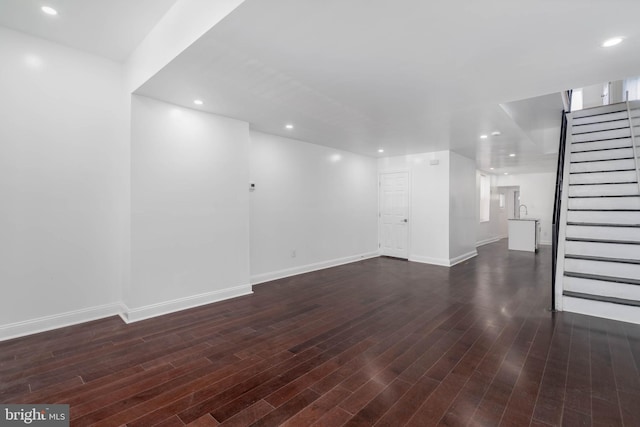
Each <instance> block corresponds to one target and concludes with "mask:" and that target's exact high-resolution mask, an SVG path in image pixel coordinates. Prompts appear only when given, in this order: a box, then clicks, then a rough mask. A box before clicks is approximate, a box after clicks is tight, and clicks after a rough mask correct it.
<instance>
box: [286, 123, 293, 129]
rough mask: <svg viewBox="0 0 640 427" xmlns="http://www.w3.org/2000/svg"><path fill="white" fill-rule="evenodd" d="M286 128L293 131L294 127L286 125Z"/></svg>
mask: <svg viewBox="0 0 640 427" xmlns="http://www.w3.org/2000/svg"><path fill="white" fill-rule="evenodd" d="M285 127H286V128H287V129H289V130H291V129H293V125H291V124H289V125H285Z"/></svg>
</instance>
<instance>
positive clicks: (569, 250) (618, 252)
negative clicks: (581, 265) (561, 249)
mask: <svg viewBox="0 0 640 427" xmlns="http://www.w3.org/2000/svg"><path fill="white" fill-rule="evenodd" d="M565 253H566V254H568V255H588V256H599V257H608V258H626V259H637V260H640V245H631V244H624V243H595V242H573V241H570V240H567V241H566V242H565Z"/></svg>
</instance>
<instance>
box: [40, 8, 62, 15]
mask: <svg viewBox="0 0 640 427" xmlns="http://www.w3.org/2000/svg"><path fill="white" fill-rule="evenodd" d="M40 9H41V10H42V11H43V12H44V13H46V14H47V15H51V16H56V15H57V14H58V11H57V10H55V9H54V8H52V7H50V6H42V7H41V8H40Z"/></svg>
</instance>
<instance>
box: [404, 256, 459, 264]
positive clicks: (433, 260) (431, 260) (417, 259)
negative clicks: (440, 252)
mask: <svg viewBox="0 0 640 427" xmlns="http://www.w3.org/2000/svg"><path fill="white" fill-rule="evenodd" d="M409 261H412V262H421V263H423V264H431V265H439V266H442V267H450V265H449V260H448V259H447V258H431V257H428V256H422V255H409Z"/></svg>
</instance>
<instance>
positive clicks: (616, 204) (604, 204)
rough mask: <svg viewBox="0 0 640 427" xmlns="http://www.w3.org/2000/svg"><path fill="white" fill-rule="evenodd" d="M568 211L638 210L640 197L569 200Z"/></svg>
mask: <svg viewBox="0 0 640 427" xmlns="http://www.w3.org/2000/svg"><path fill="white" fill-rule="evenodd" d="M569 209H603V210H608V209H640V196H633V197H586V198H579V199H569ZM637 215H638V216H640V212H638V213H637Z"/></svg>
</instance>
